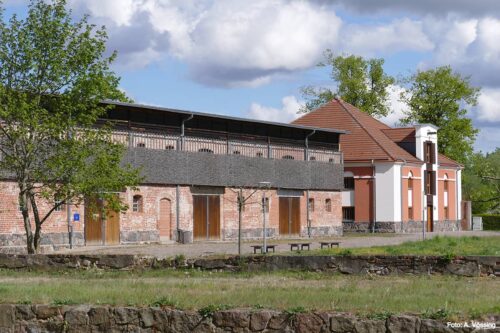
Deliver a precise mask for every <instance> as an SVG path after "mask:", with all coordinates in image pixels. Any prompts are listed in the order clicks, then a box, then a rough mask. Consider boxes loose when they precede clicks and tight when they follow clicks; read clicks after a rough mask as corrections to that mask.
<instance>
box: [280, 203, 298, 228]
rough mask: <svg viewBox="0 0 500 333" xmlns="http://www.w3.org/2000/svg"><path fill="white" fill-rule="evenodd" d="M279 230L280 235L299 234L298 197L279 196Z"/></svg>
mask: <svg viewBox="0 0 500 333" xmlns="http://www.w3.org/2000/svg"><path fill="white" fill-rule="evenodd" d="M279 232H280V235H282V236H292V235H300V198H297V197H294V198H289V197H280V199H279Z"/></svg>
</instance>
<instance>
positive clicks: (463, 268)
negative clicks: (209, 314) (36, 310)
mask: <svg viewBox="0 0 500 333" xmlns="http://www.w3.org/2000/svg"><path fill="white" fill-rule="evenodd" d="M498 260H499V257H498V256H466V257H462V256H459V257H455V258H451V259H450V258H446V257H439V256H385V255H379V256H305V255H304V256H297V255H295V256H292V255H290V256H280V255H276V256H261V255H257V256H245V257H241V258H240V257H227V258H219V259H208V258H201V259H188V260H185V261H182V262H179V261H177V260H174V259H157V258H153V257H138V256H133V255H58V254H52V255H5V254H0V269H42V270H61V269H75V268H76V269H86V268H91V267H96V268H101V269H155V268H196V269H203V270H213V269H217V270H227V271H245V270H246V271H272V270H304V271H328V272H331V273H335V272H339V273H343V274H368V273H370V274H378V275H389V274H413V275H428V274H449V275H459V276H485V275H495V274H500V267H499V266H498V265H497V262H498Z"/></svg>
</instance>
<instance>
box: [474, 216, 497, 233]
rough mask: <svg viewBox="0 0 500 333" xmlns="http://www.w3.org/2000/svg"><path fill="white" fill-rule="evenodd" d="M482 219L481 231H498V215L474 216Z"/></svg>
mask: <svg viewBox="0 0 500 333" xmlns="http://www.w3.org/2000/svg"><path fill="white" fill-rule="evenodd" d="M474 216H481V217H482V218H483V230H500V215H493V214H478V215H476V214H474Z"/></svg>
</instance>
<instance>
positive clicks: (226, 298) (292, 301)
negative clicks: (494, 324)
mask: <svg viewBox="0 0 500 333" xmlns="http://www.w3.org/2000/svg"><path fill="white" fill-rule="evenodd" d="M493 290H500V280H498V279H495V278H458V277H450V276H432V277H427V276H426V277H416V276H405V277H397V276H388V277H366V276H345V275H331V274H326V273H314V272H309V273H308V272H274V273H213V272H202V271H191V270H189V271H181V270H178V271H175V270H157V271H145V272H124V271H121V272H117V271H108V272H99V271H85V272H77V271H67V272H60V273H42V272H15V271H0V303H52V304H59V305H61V304H80V303H89V304H111V305H169V306H175V307H178V308H183V309H202V308H205V307H208V306H218V305H221V304H222V305H224V306H222V308H224V307H252V308H262V307H264V308H272V309H282V310H292V311H297V309H299V310H301V311H302V310H313V309H317V310H335V311H352V312H356V313H359V314H362V315H368V316H380V315H384V314H388V313H397V312H414V313H426V314H427V315H429V316H431V317H432V316H433V315H434V316H436V314H437V315H439V316H442V315H443V314H444V315H445V316H448V317H450V316H451V317H455V318H459V317H475V316H479V315H481V314H488V313H499V312H500V294H499V293H496V292H492V291H493Z"/></svg>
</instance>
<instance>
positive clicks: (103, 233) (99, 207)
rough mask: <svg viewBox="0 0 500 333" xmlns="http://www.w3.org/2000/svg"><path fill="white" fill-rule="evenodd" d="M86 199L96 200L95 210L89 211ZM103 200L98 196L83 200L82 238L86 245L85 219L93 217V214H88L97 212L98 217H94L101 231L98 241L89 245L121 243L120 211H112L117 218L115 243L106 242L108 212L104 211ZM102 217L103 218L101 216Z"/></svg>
mask: <svg viewBox="0 0 500 333" xmlns="http://www.w3.org/2000/svg"><path fill="white" fill-rule="evenodd" d="M87 200H95V201H96V209H97V212H92V211H89V207H88V205H89V203H88V201H87ZM104 205H105V203H104V200H102V199H100V198H94V199H85V202H84V226H83V238H84V244H85V246H87V245H88V244H87V243H88V240H87V230H88V229H87V227H88V225H87V219H93V216H92V217H90V216H89V215H90V214H92V215H93V214H97V215H98V217H97V218H96V220H98V221H99V223H100V225H101V228H100V229H101V233H100V236H101V237H100V238H101V239H100V242H99V244H91V245H99V246H106V245H119V244H121V232H120V220H121V219H120V215H121V213H120V212H113V213H114V214H117V218H118V222H117V223H118V237H117V239H118V242H117V243H116V244H108V243H107V242H106V236H107V232H108V228H106V223H107V221H108V220H109V215H110V213H109V212H106V211H105V209H104ZM103 217H104V218H103Z"/></svg>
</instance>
